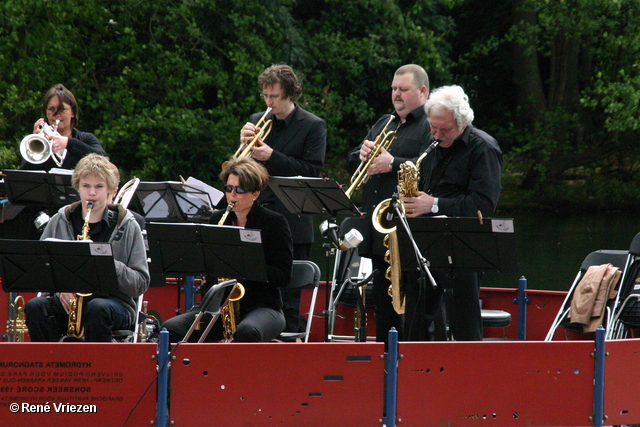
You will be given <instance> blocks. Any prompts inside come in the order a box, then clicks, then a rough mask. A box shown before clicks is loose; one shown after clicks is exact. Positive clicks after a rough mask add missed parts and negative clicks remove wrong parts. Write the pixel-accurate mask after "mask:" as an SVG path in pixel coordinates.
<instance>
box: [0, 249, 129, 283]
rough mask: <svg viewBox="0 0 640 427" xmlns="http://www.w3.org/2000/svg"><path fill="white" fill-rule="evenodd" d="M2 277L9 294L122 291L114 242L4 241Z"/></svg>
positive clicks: (0, 268) (1, 253) (0, 251)
mask: <svg viewBox="0 0 640 427" xmlns="http://www.w3.org/2000/svg"><path fill="white" fill-rule="evenodd" d="M0 278H1V279H2V288H3V289H4V290H5V292H81V293H107V294H112V293H114V292H115V291H116V290H118V278H117V276H116V266H115V263H114V261H113V253H112V250H111V244H110V243H94V242H89V241H74V240H9V239H5V240H0Z"/></svg>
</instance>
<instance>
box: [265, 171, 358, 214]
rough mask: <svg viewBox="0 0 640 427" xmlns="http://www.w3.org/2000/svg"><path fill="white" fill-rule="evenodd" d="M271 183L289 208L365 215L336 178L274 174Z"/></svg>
mask: <svg viewBox="0 0 640 427" xmlns="http://www.w3.org/2000/svg"><path fill="white" fill-rule="evenodd" d="M269 187H271V189H272V190H273V192H274V193H275V195H276V196H277V197H278V198H279V199H280V201H281V202H282V203H283V204H284V206H285V207H286V208H287V210H288V211H289V212H291V213H294V214H298V215H322V216H328V217H331V218H336V217H338V216H362V214H361V213H360V211H359V210H358V208H357V207H356V206H355V205H354V204H353V202H352V201H351V199H349V198H348V197H347V195H346V194H345V192H344V190H343V189H342V186H341V185H340V184H338V182H337V181H336V180H335V179H330V178H309V177H303V176H290V177H289V176H272V177H271V178H269Z"/></svg>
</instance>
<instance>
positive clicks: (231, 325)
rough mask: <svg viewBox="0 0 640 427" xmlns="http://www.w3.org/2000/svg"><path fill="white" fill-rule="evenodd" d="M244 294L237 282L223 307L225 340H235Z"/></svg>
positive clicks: (222, 223)
mask: <svg viewBox="0 0 640 427" xmlns="http://www.w3.org/2000/svg"><path fill="white" fill-rule="evenodd" d="M234 205H235V203H233V202H232V203H229V204H228V205H227V208H226V210H225V211H224V213H223V214H222V218H220V221H218V225H224V222H225V221H226V220H227V216H229V212H231V210H232V209H233V206H234ZM227 280H229V279H227V278H222V277H221V278H219V279H218V283H222V282H226V281H227ZM243 296H244V286H242V284H241V283H240V282H238V283H236V287H235V288H234V289H233V293H232V294H231V296H230V297H229V302H228V303H227V304H226V305H225V306H224V307H222V312H221V313H220V316H221V317H222V335H223V337H224V341H225V342H231V341H232V340H233V334H235V333H236V325H237V324H238V323H239V321H240V299H242V297H243Z"/></svg>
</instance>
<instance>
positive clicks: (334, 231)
mask: <svg viewBox="0 0 640 427" xmlns="http://www.w3.org/2000/svg"><path fill="white" fill-rule="evenodd" d="M319 228H320V234H322V236H323V237H325V238H327V239H329V240H331V243H333V246H335V247H336V248H337V249H341V250H343V251H346V250H349V249H351V248H355V247H357V246H358V245H359V244H360V243H362V240H363V237H362V234H361V233H360V232H359V231H358V230H357V229H355V228H352V229H351V230H349V232H348V233H347V234H345V236H344V239H343V240H340V238H339V237H338V225H337V224H335V223H332V222H329V221H328V220H324V221H323V222H322V223H321V224H320V227H319Z"/></svg>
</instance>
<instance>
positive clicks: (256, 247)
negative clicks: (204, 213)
mask: <svg viewBox="0 0 640 427" xmlns="http://www.w3.org/2000/svg"><path fill="white" fill-rule="evenodd" d="M146 228H147V235H148V239H149V254H150V257H151V263H150V266H152V268H153V269H154V273H155V274H158V275H161V276H164V275H166V274H179V275H200V274H207V275H211V276H214V277H225V278H230V279H237V280H240V281H242V280H253V281H258V282H266V281H267V268H266V265H265V260H264V251H263V249H262V235H261V233H260V230H253V229H247V228H242V227H233V226H228V225H213V224H184V223H183V224H172V223H154V222H150V223H147V226H146ZM154 273H152V276H153V275H154Z"/></svg>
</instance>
